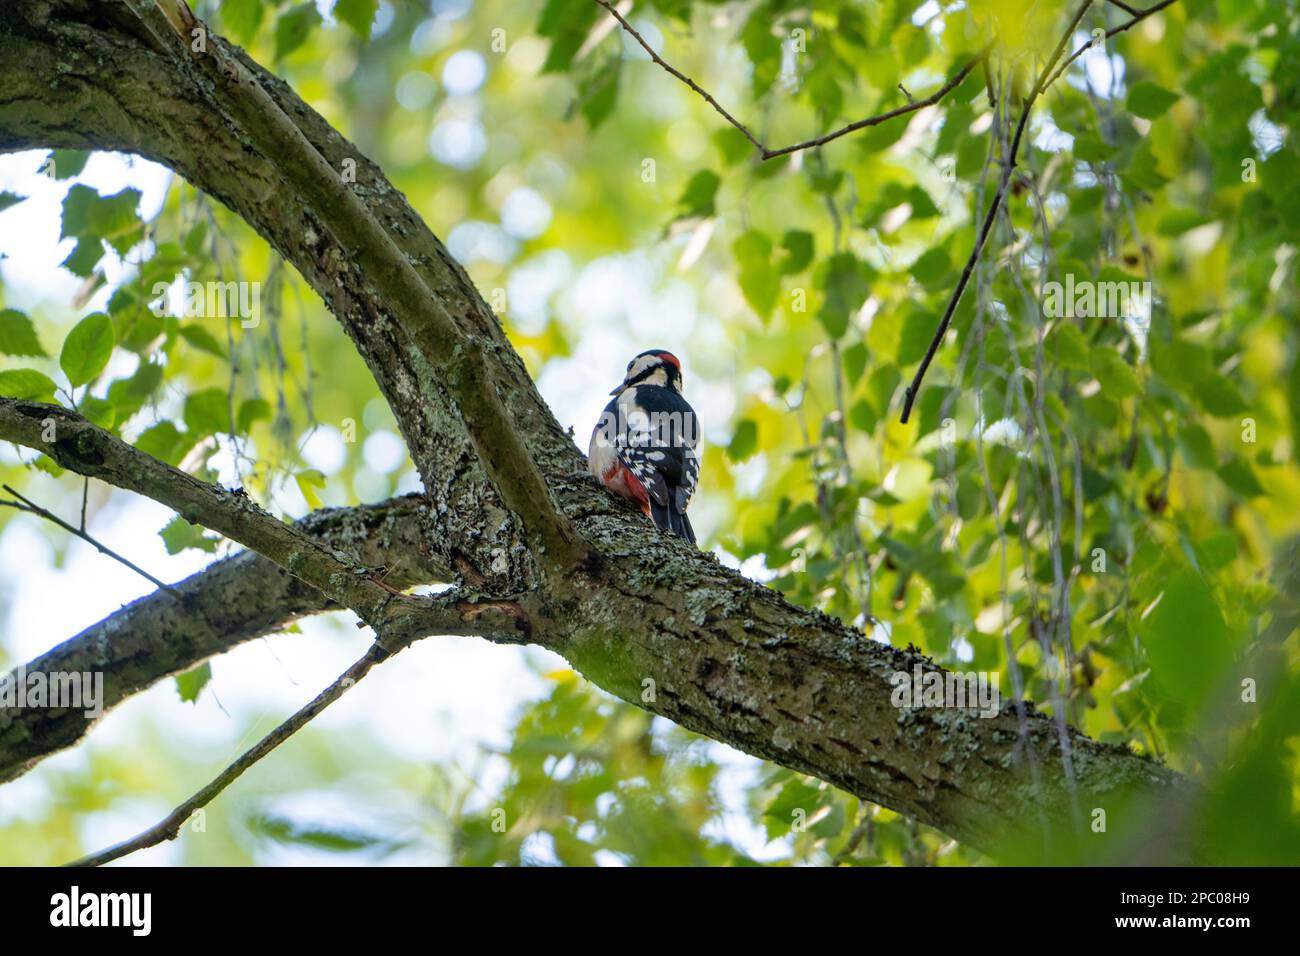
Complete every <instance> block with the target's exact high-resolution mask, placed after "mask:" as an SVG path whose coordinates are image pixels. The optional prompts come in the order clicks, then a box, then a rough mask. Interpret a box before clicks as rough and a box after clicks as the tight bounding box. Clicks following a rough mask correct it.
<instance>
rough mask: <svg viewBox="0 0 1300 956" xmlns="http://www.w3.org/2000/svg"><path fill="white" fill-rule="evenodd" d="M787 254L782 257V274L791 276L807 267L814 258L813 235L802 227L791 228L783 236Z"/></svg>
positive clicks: (782, 243)
mask: <svg viewBox="0 0 1300 956" xmlns="http://www.w3.org/2000/svg"><path fill="white" fill-rule="evenodd" d="M781 248H782V249H783V250H785V256H784V257H783V258H782V259H781V262H780V270H781V275H783V276H789V275H794V274H795V273H797V272H803V270H804V269H807V268H808V266H809V264H810V263H811V262H812V260H813V236H812V233H811V232H804V231H803V230H802V229H791V230H789V231H788V232H786V234H785V235H784V236H782V237H781Z"/></svg>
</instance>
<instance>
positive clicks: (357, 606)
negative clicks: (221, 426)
mask: <svg viewBox="0 0 1300 956" xmlns="http://www.w3.org/2000/svg"><path fill="white" fill-rule="evenodd" d="M0 440H5V441H12V442H16V443H17V444H20V445H25V446H26V447H28V448H32V449H35V450H36V451H40V452H43V453H44V454H46V455H48V456H49V457H50V458H52V459H53V460H54V461H55V462H57V463H58V464H59V465H61V466H62V467H64V468H66V469H68V470H69V471H73V472H76V473H77V474H79V475H85V476H86V477H88V478H99V479H101V480H102V481H107V482H108V483H109V484H111V485H115V486H117V487H119V488H125V489H127V490H128V491H135V492H137V493H139V494H142V495H145V496H146V497H149V498H152V499H153V500H154V501H157V502H159V503H160V504H164V505H166V506H167V507H169V508H171V509H172V510H173V511H175V512H176V513H177V514H179V515H181V517H183V518H184V519H185V520H186V521H188V522H190V523H191V524H197V525H202V526H203V527H205V528H210V529H212V530H213V531H216V532H217V533H218V534H222V535H225V536H226V537H227V538H230V539H231V540H232V541H237V542H238V543H240V544H242V545H244V546H245V547H246V548H249V549H251V550H253V551H256V552H257V553H258V554H260V555H262V556H263V557H265V558H269V559H270V560H271V561H274V562H275V563H276V564H277V565H279V566H280V567H282V568H284V569H285V570H286V571H288V572H289V573H290V574H292V575H294V576H295V577H297V578H300V579H301V580H303V581H304V582H306V583H307V584H310V585H312V586H313V587H315V588H316V589H317V590H319V591H320V592H321V593H322V594H324V595H325V596H326V597H328V598H330V599H331V600H333V601H336V602H338V603H339V604H341V605H343V606H344V607H348V608H351V609H352V610H353V611H355V612H356V613H357V615H358V616H359V617H360V618H361V619H362V620H363V621H364V622H365V623H367V624H369V625H370V626H371V627H373V628H374V629H375V634H376V640H377V641H378V642H379V643H380V644H381V645H382V646H383V647H385V648H386V649H387V650H389V651H393V650H396V649H397V648H399V647H401V646H403V645H404V644H405V643H407V642H409V641H411V640H413V639H415V638H419V637H424V636H425V635H427V634H430V633H435V632H437V633H444V634H457V633H460V634H469V633H476V632H477V631H478V630H479V629H478V628H476V627H466V625H465V622H464V621H463V620H462V619H461V618H460V616H459V615H457V614H448V613H447V611H446V609H445V608H444V607H443V606H442V605H441V604H440V603H438V602H436V601H433V600H430V599H428V598H424V597H417V596H411V595H404V594H402V593H401V592H399V591H397V590H396V589H395V588H393V587H392V586H391V585H386V584H385V583H384V582H383V581H382V580H381V579H379V578H377V577H376V576H375V574H374V573H373V572H371V571H370V570H369V569H367V568H363V567H360V566H358V565H356V564H355V563H353V562H352V561H351V560H350V559H349V558H348V557H347V556H346V555H343V554H337V553H335V552H332V551H330V550H329V549H328V548H327V547H325V546H324V545H323V544H322V543H321V542H320V541H318V540H316V539H314V538H311V537H309V536H308V535H305V534H303V533H302V532H301V531H299V530H298V529H297V528H295V527H294V526H293V525H288V524H285V523H284V522H283V521H281V520H279V519H278V518H276V517H274V516H272V515H270V514H267V513H266V512H265V511H263V510H262V509H261V508H259V507H258V506H257V505H256V504H255V503H254V502H253V501H252V499H250V498H249V497H248V496H247V495H245V494H237V493H235V492H233V491H227V490H225V489H224V488H219V487H217V486H216V485H211V484H208V483H207V482H204V481H200V480H199V479H197V478H195V477H194V476H193V475H190V474H188V473H186V472H183V471H181V470H180V469H178V468H174V467H172V466H171V465H169V464H167V463H166V462H162V461H159V460H158V459H156V458H154V457H152V456H150V455H147V454H145V453H144V452H142V451H140V450H138V449H136V448H133V447H131V446H130V445H128V444H126V443H125V442H123V441H121V440H120V439H118V438H116V437H114V436H113V435H111V434H110V433H109V432H106V431H104V429H102V428H100V427H99V426H97V425H93V424H91V423H90V422H88V421H86V420H85V419H84V418H82V417H81V416H80V415H78V414H77V413H76V412H72V411H69V410H68V409H65V408H62V407H60V406H58V405H47V404H45V403H43V402H21V401H17V400H16V399H12V398H0Z"/></svg>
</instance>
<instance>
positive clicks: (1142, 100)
mask: <svg viewBox="0 0 1300 956" xmlns="http://www.w3.org/2000/svg"><path fill="white" fill-rule="evenodd" d="M1177 102H1178V94H1177V93H1171V92H1169V91H1168V90H1167V89H1165V88H1164V87H1163V86H1157V85H1156V84H1155V83H1135V84H1133V86H1131V87H1130V88H1129V91H1128V110H1129V112H1130V113H1132V114H1133V115H1135V116H1141V117H1142V118H1143V119H1155V118H1156V117H1158V116H1161V115H1163V114H1164V113H1165V111H1166V110H1168V109H1169V107H1171V106H1173V105H1174V104H1175V103H1177Z"/></svg>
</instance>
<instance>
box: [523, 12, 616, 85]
mask: <svg viewBox="0 0 1300 956" xmlns="http://www.w3.org/2000/svg"><path fill="white" fill-rule="evenodd" d="M603 13H604V11H603V10H601V9H600V7H598V6H596V5H595V4H594V3H582V2H580V0H579V2H575V0H547V2H546V6H544V7H543V8H542V12H541V15H540V16H539V17H538V19H537V33H538V35H539V36H543V37H546V38H547V39H548V40H550V41H551V47H550V49H549V50H547V51H546V61H545V62H544V63H543V64H542V72H543V73H562V72H563V71H564V70H567V69H568V68H569V64H571V63H572V62H573V57H574V54H576V53H577V52H578V50H579V49H580V48H581V46H582V44H583V41H584V40H586V39H587V35H588V34H589V33H590V32H591V28H592V26H593V25H594V24H595V23H596V18H597V16H598V15H600V14H603Z"/></svg>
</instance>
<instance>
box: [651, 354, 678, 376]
mask: <svg viewBox="0 0 1300 956" xmlns="http://www.w3.org/2000/svg"><path fill="white" fill-rule="evenodd" d="M655 355H657V356H659V357H660V358H661V359H663V360H664V361H665V362H672V363H673V364H674V365H676V366H677V371H679V372H680V371H681V370H682V362H681V359H679V358H678V357H677V356H676V355H674V354H673V353H672V352H656V353H655Z"/></svg>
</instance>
